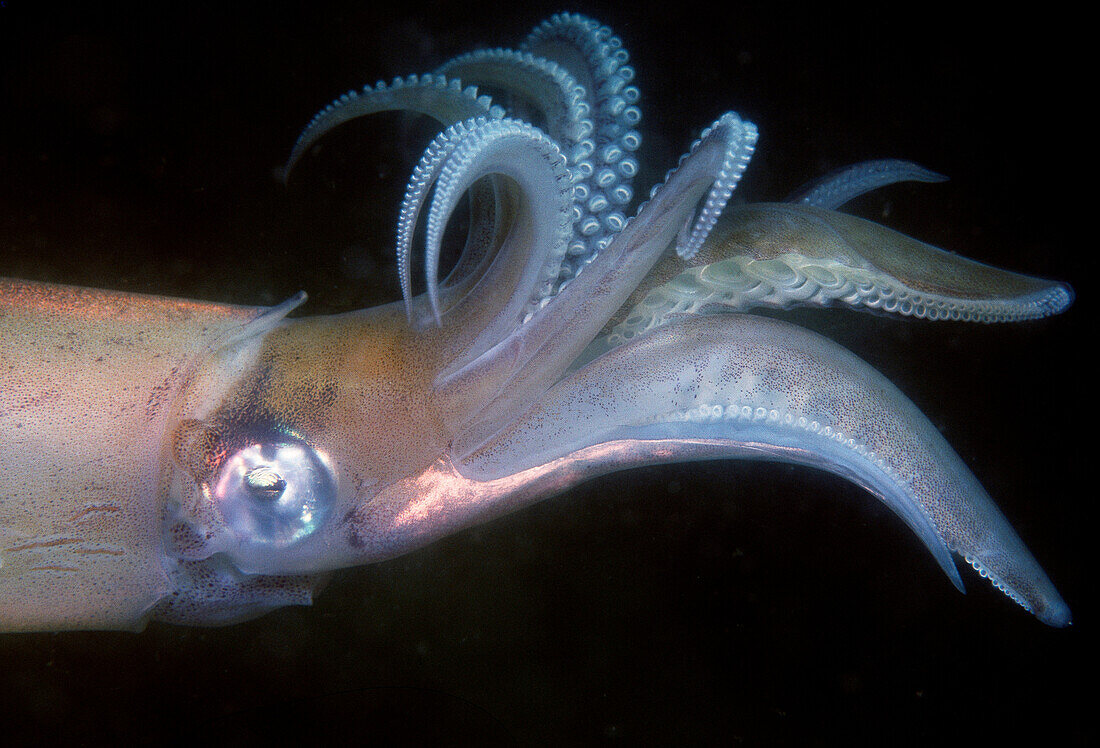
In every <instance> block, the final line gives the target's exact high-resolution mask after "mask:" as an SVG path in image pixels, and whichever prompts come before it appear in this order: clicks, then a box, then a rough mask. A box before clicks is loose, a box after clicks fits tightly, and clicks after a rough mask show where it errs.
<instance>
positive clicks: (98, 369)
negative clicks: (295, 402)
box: [0, 280, 261, 630]
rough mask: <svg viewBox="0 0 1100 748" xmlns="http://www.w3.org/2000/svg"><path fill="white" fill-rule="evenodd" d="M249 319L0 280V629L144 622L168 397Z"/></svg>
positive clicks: (154, 582)
mask: <svg viewBox="0 0 1100 748" xmlns="http://www.w3.org/2000/svg"><path fill="white" fill-rule="evenodd" d="M260 311H261V310H257V309H248V308H244V307H230V306H225V305H218V304H202V303H195V302H189V301H183V300H175V299H163V298H155V297H148V296H139V295H136V294H122V293H113V292H106V291H95V290H89V289H78V288H70V287H65V286H53V285H46V284H41V283H29V282H20V281H9V280H0V434H2V435H3V436H2V440H0V628H3V629H6V630H24V629H42V628H46V629H61V628H140V627H141V626H142V625H144V620H145V616H146V614H147V612H148V611H149V610H150V609H151V608H152V607H153V605H154V604H155V603H156V602H157V601H158V600H160V599H161V597H163V596H164V595H165V594H166V593H167V592H168V591H169V590H170V588H171V585H170V583H169V581H168V577H167V573H166V571H165V568H164V565H163V563H164V562H163V554H164V550H163V548H164V543H163V537H162V533H163V527H162V507H163V505H164V501H165V487H164V485H163V484H162V483H161V482H160V479H159V466H160V459H161V453H162V451H163V450H164V445H165V430H166V424H167V422H168V419H169V417H170V415H171V413H172V400H173V397H174V396H175V394H176V393H177V392H178V390H179V387H180V385H181V383H182V382H183V381H184V380H185V379H186V378H187V376H188V374H189V370H190V368H191V367H193V366H194V365H195V363H196V362H197V361H198V360H199V359H200V358H201V354H202V352H203V351H204V348H205V347H206V346H209V345H212V344H214V343H215V342H216V341H217V340H218V339H219V338H221V337H223V336H225V335H227V334H228V333H229V332H230V331H232V330H234V329H238V328H240V327H241V326H242V325H243V324H245V323H247V322H248V321H249V320H251V319H253V318H254V317H256V316H257V315H258V314H259V312H260Z"/></svg>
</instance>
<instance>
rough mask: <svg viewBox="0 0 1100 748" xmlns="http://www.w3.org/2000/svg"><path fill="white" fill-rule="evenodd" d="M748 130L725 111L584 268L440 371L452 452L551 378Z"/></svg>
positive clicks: (684, 218)
mask: <svg viewBox="0 0 1100 748" xmlns="http://www.w3.org/2000/svg"><path fill="white" fill-rule="evenodd" d="M755 132H756V127H755V125H753V124H752V123H751V122H747V121H743V120H741V119H740V118H739V117H738V116H737V115H736V114H734V113H727V114H726V115H723V116H722V117H721V118H720V119H719V120H717V121H716V122H715V123H714V124H713V125H712V126H711V127H710V128H708V129H707V130H706V135H705V136H704V137H703V138H700V140H699V142H698V143H697V144H696V145H695V147H694V148H693V149H692V151H691V152H690V154H689V155H688V156H687V157H686V158H684V159H683V160H682V161H681V163H680V165H679V166H678V167H677V168H675V169H673V170H672V171H671V172H670V173H669V175H668V177H667V178H666V179H665V181H664V182H663V183H662V184H661V185H660V186H659V188H657V189H655V190H654V192H653V197H652V198H651V199H650V200H649V201H647V202H646V203H645V204H643V205H642V206H641V207H640V208H639V213H638V215H637V216H636V217H635V218H634V219H632V220H631V221H629V222H628V223H627V225H626V226H625V227H624V228H623V230H622V232H621V233H620V234H619V236H618V237H617V239H616V240H615V241H613V242H612V243H611V244H610V245H609V246H608V247H607V249H606V250H605V251H604V252H602V253H601V254H600V255H599V256H598V257H597V258H596V259H595V260H594V261H593V262H592V264H591V265H589V267H588V268H587V269H586V270H585V271H584V273H582V274H581V275H579V276H577V277H576V278H575V279H574V280H573V281H572V282H570V283H569V284H567V285H566V286H564V287H563V288H562V289H561V291H560V292H559V293H558V294H557V295H556V296H554V297H553V298H552V299H550V300H549V302H548V303H547V304H546V305H545V306H544V307H543V308H542V309H540V310H539V311H538V312H536V313H535V314H534V315H532V316H531V317H530V318H529V319H527V320H526V321H525V322H524V323H523V324H522V325H521V326H520V327H518V328H517V329H516V330H514V331H513V332H512V334H510V335H509V336H508V337H507V338H506V339H501V340H500V342H499V343H496V344H495V345H493V346H492V347H491V348H489V349H487V350H485V351H484V352H480V353H478V355H476V356H470V357H465V358H460V359H458V360H456V361H455V362H453V363H452V364H451V365H450V366H447V367H446V368H444V369H443V370H442V372H441V373H440V374H439V375H438V376H437V377H436V380H435V385H436V392H437V393H438V394H439V396H440V399H441V400H442V401H445V402H450V403H453V405H451V406H449V408H444V410H445V411H446V410H448V409H450V410H451V411H452V412H453V413H454V414H455V415H453V416H447V415H445V416H444V418H445V419H446V420H448V421H450V423H449V426H450V427H451V429H452V431H453V432H454V433H456V434H457V436H456V437H455V443H454V450H455V454H459V455H461V454H465V453H466V452H467V451H469V450H472V449H474V448H476V447H477V445H479V444H480V443H481V442H482V441H484V440H485V439H486V438H488V437H489V436H491V434H492V433H494V432H495V431H496V430H497V429H499V428H500V427H501V426H502V425H503V424H504V423H507V421H508V420H509V419H510V418H511V417H514V416H515V415H516V414H517V412H521V411H522V410H523V409H525V408H526V407H527V405H528V404H529V403H531V402H533V401H534V399H536V398H537V397H538V396H539V395H541V394H542V393H543V392H545V391H546V390H547V389H548V388H549V387H550V386H551V385H552V384H553V383H554V382H555V381H557V379H558V378H559V377H560V376H561V375H562V374H563V373H564V372H565V371H566V370H567V369H568V368H569V367H570V365H571V364H572V363H573V361H574V360H575V359H576V358H577V356H578V355H579V354H580V353H581V352H582V351H583V350H584V349H585V347H586V345H587V344H588V343H589V342H590V341H591V340H592V339H593V338H594V337H595V336H596V334H597V333H598V332H599V331H600V328H601V327H603V325H604V323H605V322H606V321H607V319H609V318H610V316H611V315H612V314H613V313H614V312H615V310H616V309H618V308H619V307H620V306H622V304H623V302H624V301H625V300H626V298H627V297H628V296H629V294H630V290H631V289H632V288H634V287H635V286H637V285H638V283H640V282H641V280H642V278H644V277H645V275H646V274H647V273H648V272H649V270H650V269H651V268H652V266H653V263H654V262H656V261H657V259H658V258H659V257H660V256H661V254H662V253H664V252H665V250H667V249H668V247H669V246H671V245H672V243H673V241H674V240H675V238H676V234H677V231H678V228H679V227H681V226H683V225H684V224H685V223H686V222H688V221H689V220H690V219H691V218H692V216H693V214H694V213H695V206H696V204H697V202H698V201H699V199H700V198H701V197H702V196H703V195H705V194H707V193H708V192H709V191H710V190H711V189H712V187H713V185H714V183H715V182H716V181H717V180H718V179H719V176H718V175H719V173H720V172H721V171H722V169H723V166H724V165H726V164H729V163H731V162H732V163H740V162H741V161H742V160H743V159H742V156H744V155H746V153H748V152H750V149H751V144H752V143H753V142H754V134H755ZM471 397H476V398H477V402H476V403H475V402H471V401H470V398H471ZM452 418H453V419H458V420H453V421H452V420H451V419H452Z"/></svg>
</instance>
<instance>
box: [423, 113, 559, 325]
mask: <svg viewBox="0 0 1100 748" xmlns="http://www.w3.org/2000/svg"><path fill="white" fill-rule="evenodd" d="M488 174H503V175H505V176H508V177H510V178H511V179H513V180H515V181H516V182H517V183H518V184H519V185H520V188H521V191H522V192H523V194H524V196H525V198H526V199H525V201H524V203H525V205H526V206H527V207H528V209H529V210H530V211H531V212H532V213H533V214H534V215H533V217H532V224H533V227H534V231H535V232H536V237H535V239H534V240H533V241H532V242H531V246H534V247H536V248H538V251H536V252H534V253H530V254H529V255H528V258H527V260H526V265H527V267H528V268H529V270H528V271H526V272H525V273H524V278H525V280H523V281H521V286H520V288H519V289H517V292H516V293H515V294H513V299H514V303H513V306H515V305H518V304H522V303H523V302H525V301H526V300H527V299H529V298H531V297H532V296H533V295H534V294H535V293H536V291H537V289H539V288H541V287H542V286H543V285H544V284H545V283H548V282H549V281H550V279H552V278H553V277H556V275H557V269H558V267H560V264H561V260H562V257H564V255H565V249H566V242H567V241H568V237H569V220H568V219H569V218H570V217H571V216H572V215H573V184H572V180H573V177H572V174H571V172H570V171H569V169H568V167H567V166H566V164H565V157H564V156H563V155H562V153H561V149H560V148H558V146H557V144H556V143H554V141H552V140H550V139H549V138H548V137H547V136H546V135H545V134H543V133H542V132H541V131H540V130H539V129H538V128H536V127H534V126H532V125H529V124H527V123H525V122H520V121H518V120H511V119H503V120H493V121H490V122H484V123H482V124H480V125H478V126H475V127H473V128H471V129H470V130H469V131H468V132H466V133H464V134H462V135H459V136H458V140H457V141H456V143H455V146H454V148H453V150H452V151H451V152H450V153H449V155H447V156H446V157H445V159H444V160H443V161H442V163H441V164H440V166H439V178H438V180H437V181H436V188H435V194H434V196H433V198H432V206H431V210H430V211H429V213H428V225H427V232H426V237H425V242H426V245H427V250H426V261H425V265H426V274H427V282H428V298H429V300H430V303H431V307H432V314H433V315H434V317H435V320H436V323H437V324H442V319H441V314H440V306H439V280H438V272H439V256H440V251H441V247H442V241H443V232H444V229H445V228H446V225H447V221H448V219H449V218H450V216H451V213H452V211H453V210H454V207H455V205H456V204H457V202H458V199H459V198H460V197H461V196H462V194H463V193H464V192H465V191H466V190H467V189H468V188H469V187H470V185H471V184H473V183H474V182H475V181H476V180H477V179H480V178H481V177H483V176H486V175H488ZM503 261H505V262H506V261H507V258H503ZM524 288H527V289H529V290H528V291H524V290H523V289H524ZM512 316H514V315H513V314H511V313H510V312H508V311H504V312H502V313H501V314H500V315H498V317H499V318H511V317H512Z"/></svg>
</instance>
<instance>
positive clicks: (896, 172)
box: [784, 158, 948, 210]
mask: <svg viewBox="0 0 1100 748" xmlns="http://www.w3.org/2000/svg"><path fill="white" fill-rule="evenodd" d="M947 180H948V177H945V176H944V175H943V174H939V173H937V172H934V171H932V170H931V169H926V168H924V167H923V166H921V165H920V164H915V163H913V162H912V161H903V160H901V159H892V158H886V159H878V160H874V161H861V162H859V163H857V164H850V165H848V166H842V167H841V168H839V169H835V170H833V171H831V172H829V173H828V174H825V175H824V176H821V177H818V178H817V179H814V180H813V181H811V182H809V183H808V184H805V185H803V186H801V187H799V188H798V189H797V190H795V191H794V192H793V193H791V194H790V195H789V196H788V197H787V199H786V200H784V202H788V203H801V204H802V205H812V206H813V207H815V208H823V209H825V210H836V209H837V208H839V207H841V206H842V205H844V204H845V203H848V202H851V201H852V200H855V199H856V198H857V197H859V196H860V195H864V194H866V193H868V192H871V191H873V190H877V189H880V188H882V187H887V186H889V185H891V184H897V183H899V182H946V181H947Z"/></svg>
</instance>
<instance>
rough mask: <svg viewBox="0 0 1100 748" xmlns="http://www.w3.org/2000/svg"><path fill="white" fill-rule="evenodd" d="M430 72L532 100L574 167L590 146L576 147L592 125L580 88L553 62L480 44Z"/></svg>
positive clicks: (527, 53) (588, 151)
mask: <svg viewBox="0 0 1100 748" xmlns="http://www.w3.org/2000/svg"><path fill="white" fill-rule="evenodd" d="M436 74H437V75H444V76H446V77H448V78H459V79H461V80H464V81H466V82H468V83H476V84H477V85H478V86H492V87H496V88H501V89H504V90H505V91H507V92H508V93H511V94H515V95H517V96H519V97H521V98H522V99H524V100H525V101H528V102H530V103H532V104H533V105H534V106H535V107H536V108H537V109H538V111H539V112H540V113H541V114H542V117H543V119H544V120H545V123H546V124H545V130H546V132H547V134H548V135H549V136H550V137H551V138H553V139H554V140H555V141H557V142H558V144H559V145H560V146H561V148H562V150H563V151H564V152H565V154H566V155H567V156H568V157H569V161H570V164H572V165H573V166H574V167H576V166H577V164H579V163H580V162H581V161H583V160H584V159H585V158H587V157H588V156H589V155H590V154H591V150H592V147H591V146H589V147H588V148H587V149H586V150H585V151H583V152H578V151H577V150H576V148H577V146H578V145H580V144H581V142H582V141H583V140H584V139H585V138H588V137H590V136H591V135H592V132H593V129H594V127H595V125H594V124H593V122H592V117H591V109H590V106H589V103H588V101H587V100H586V98H585V90H584V87H583V86H581V85H580V84H579V83H578V82H577V80H576V79H575V78H574V77H573V76H572V75H570V73H569V71H568V70H566V69H565V68H563V67H562V66H560V65H558V64H557V63H556V62H553V61H551V60H544V59H542V58H541V57H535V56H534V55H532V54H531V53H529V52H517V51H515V50H511V49H480V50H477V51H476V52H470V53H468V54H464V55H460V56H458V57H455V58H454V59H451V60H448V61H447V62H445V63H444V64H443V65H441V66H440V67H439V68H438V69H437V70H436ZM589 169H591V166H589Z"/></svg>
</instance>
